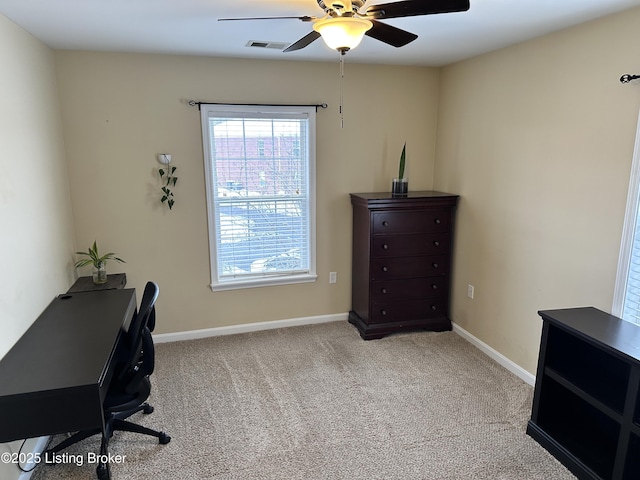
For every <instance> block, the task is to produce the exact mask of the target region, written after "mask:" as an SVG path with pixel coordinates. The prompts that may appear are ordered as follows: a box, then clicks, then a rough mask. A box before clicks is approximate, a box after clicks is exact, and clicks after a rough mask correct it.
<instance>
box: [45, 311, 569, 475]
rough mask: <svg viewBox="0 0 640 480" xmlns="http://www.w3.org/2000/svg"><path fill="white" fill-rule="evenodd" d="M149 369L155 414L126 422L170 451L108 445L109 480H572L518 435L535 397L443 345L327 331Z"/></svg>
mask: <svg viewBox="0 0 640 480" xmlns="http://www.w3.org/2000/svg"><path fill="white" fill-rule="evenodd" d="M156 362H157V365H156V372H155V373H154V375H153V377H152V382H153V388H154V390H153V393H152V397H151V398H150V402H151V403H152V404H153V405H154V406H155V409H156V410H155V412H154V413H153V414H151V415H148V416H145V415H143V414H138V415H137V416H135V417H134V419H135V420H136V421H138V422H140V423H143V424H145V425H147V426H149V427H151V428H156V427H160V428H161V429H162V430H164V431H166V432H167V433H168V434H169V435H171V436H172V440H171V443H169V444H167V445H158V444H157V441H155V439H153V438H149V437H144V436H140V435H135V434H128V433H116V434H115V436H114V438H113V439H112V441H111V447H110V451H111V453H113V454H122V455H126V459H125V460H124V462H123V463H122V464H113V465H112V467H111V472H112V478H113V480H124V479H127V480H143V479H145V480H149V479H156V480H162V479H183V480H190V479H194V480H195V479H216V480H222V479H229V480H231V479H234V480H235V479H238V480H252V479H256V480H257V479H286V480H290V479H291V480H293V479H300V480H311V479H349V480H353V479H356V480H357V479H362V480H371V479H385V480H390V479H403V480H407V479H409V480H411V479H425V480H427V479H429V480H430V479H434V480H435V479H438V480H471V479H474V480H477V479H487V480H488V479H491V480H497V479H523V480H536V479H539V480H563V479H574V478H575V477H574V476H573V475H571V474H570V473H569V472H568V470H566V469H565V468H564V467H563V466H562V465H561V464H560V463H558V462H557V461H556V460H555V459H554V458H553V457H552V456H551V455H550V454H548V453H547V452H546V451H545V450H544V449H543V448H542V447H540V446H539V445H538V444H537V443H536V442H535V441H533V440H532V439H531V438H530V437H528V436H527V435H526V434H525V428H526V422H527V420H528V418H529V416H530V413H531V401H532V395H533V389H532V388H531V387H530V386H529V385H527V384H525V383H524V382H522V381H521V380H520V379H518V378H517V377H515V376H513V375H512V374H510V373H509V372H507V371H506V370H505V369H503V368H502V367H500V366H499V365H497V364H496V363H494V362H493V361H492V360H490V359H489V358H488V357H486V356H485V355H484V354H483V353H482V352H480V351H479V350H477V349H476V348H475V347H473V346H472V345H470V344H469V343H467V342H466V341H465V340H463V339H462V338H460V337H459V336H458V335H456V334H455V333H452V332H444V333H434V332H415V333H405V334H397V335H392V336H389V337H386V338H383V339H381V340H372V341H364V340H362V339H361V338H360V337H359V335H358V333H357V332H356V330H355V329H354V328H353V327H352V326H351V325H349V324H348V323H347V322H337V323H328V324H320V325H311V326H304V327H293V328H286V329H279V330H270V331H264V332H256V333H247V334H239V335H233V336H225V337H215V338H209V339H203V340H195V341H188V342H177V343H171V344H160V345H158V346H157V348H156ZM60 438H61V437H56V438H55V441H58V440H60ZM97 449H98V442H97V440H87V441H85V442H83V443H81V444H79V445H78V446H74V447H73V448H72V449H69V453H70V454H76V455H80V456H82V455H84V457H85V458H86V452H87V451H90V450H91V451H97ZM94 468H95V465H87V464H84V465H83V466H81V467H79V466H77V465H75V464H67V465H64V464H63V465H42V466H40V467H38V468H37V469H36V471H35V472H34V475H33V477H32V479H33V480H49V479H68V480H76V479H78V480H79V479H92V478H95V473H94Z"/></svg>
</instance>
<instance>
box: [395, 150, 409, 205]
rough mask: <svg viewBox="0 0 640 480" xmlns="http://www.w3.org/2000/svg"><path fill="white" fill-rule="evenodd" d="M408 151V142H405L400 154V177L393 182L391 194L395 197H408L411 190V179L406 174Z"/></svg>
mask: <svg viewBox="0 0 640 480" xmlns="http://www.w3.org/2000/svg"><path fill="white" fill-rule="evenodd" d="M406 151H407V142H404V146H403V147H402V153H401V154H400V163H399V165H398V178H394V179H393V183H392V184H391V195H392V196H394V197H406V196H407V193H408V192H409V180H408V179H407V178H405V176H404V165H405V159H406Z"/></svg>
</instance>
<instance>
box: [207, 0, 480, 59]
mask: <svg viewBox="0 0 640 480" xmlns="http://www.w3.org/2000/svg"><path fill="white" fill-rule="evenodd" d="M316 1H317V2H318V5H319V6H320V8H322V9H323V10H324V12H325V16H324V17H321V18H319V17H313V16H306V15H305V16H300V17H294V16H291V17H252V18H219V19H218V21H230V20H275V19H297V20H301V21H303V22H313V25H312V27H313V31H312V32H310V33H308V34H307V35H305V36H304V37H302V38H301V39H300V40H298V41H297V42H295V43H292V44H291V45H289V47H287V48H286V49H285V50H284V52H293V51H295V50H300V49H302V48H304V47H306V46H307V45H309V44H311V43H312V42H313V41H315V40H317V39H318V38H320V37H322V39H323V40H324V41H325V43H326V44H327V45H328V46H329V47H330V48H332V49H335V50H338V51H339V52H340V53H341V54H343V55H344V54H345V53H346V52H347V51H349V50H350V49H352V48H355V47H357V46H358V45H359V44H360V41H361V40H362V37H363V36H364V35H367V36H369V37H371V38H375V39H376V40H380V41H381V42H384V43H386V44H389V45H392V46H394V47H402V46H404V45H407V44H408V43H410V42H412V41H414V40H415V39H416V38H418V36H417V35H415V34H413V33H410V32H407V31H406V30H402V29H400V28H397V27H393V26H391V25H388V24H385V23H382V22H380V21H379V20H387V19H391V18H400V17H415V16H420V15H434V14H439V13H450V12H464V11H467V10H469V0H404V1H399V2H391V3H384V4H379V5H370V6H368V7H366V8H364V5H365V3H366V0H316Z"/></svg>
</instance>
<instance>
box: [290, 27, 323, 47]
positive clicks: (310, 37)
mask: <svg viewBox="0 0 640 480" xmlns="http://www.w3.org/2000/svg"><path fill="white" fill-rule="evenodd" d="M318 38H320V34H319V33H318V32H316V31H315V30H313V31H312V32H310V33H307V34H306V35H305V36H304V37H302V38H301V39H300V40H298V41H297V42H295V43H292V44H291V45H289V46H288V47H287V48H285V49H284V50H283V52H284V53H287V52H293V51H295V50H300V49H303V48H304V47H306V46H307V45H309V44H310V43H311V42H313V41H315V40H317V39H318Z"/></svg>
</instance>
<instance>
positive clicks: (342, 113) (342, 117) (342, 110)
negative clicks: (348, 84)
mask: <svg viewBox="0 0 640 480" xmlns="http://www.w3.org/2000/svg"><path fill="white" fill-rule="evenodd" d="M343 80H344V52H342V53H341V54H340V128H344V108H343V101H342V100H343V98H344V97H343V95H342V83H343Z"/></svg>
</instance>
